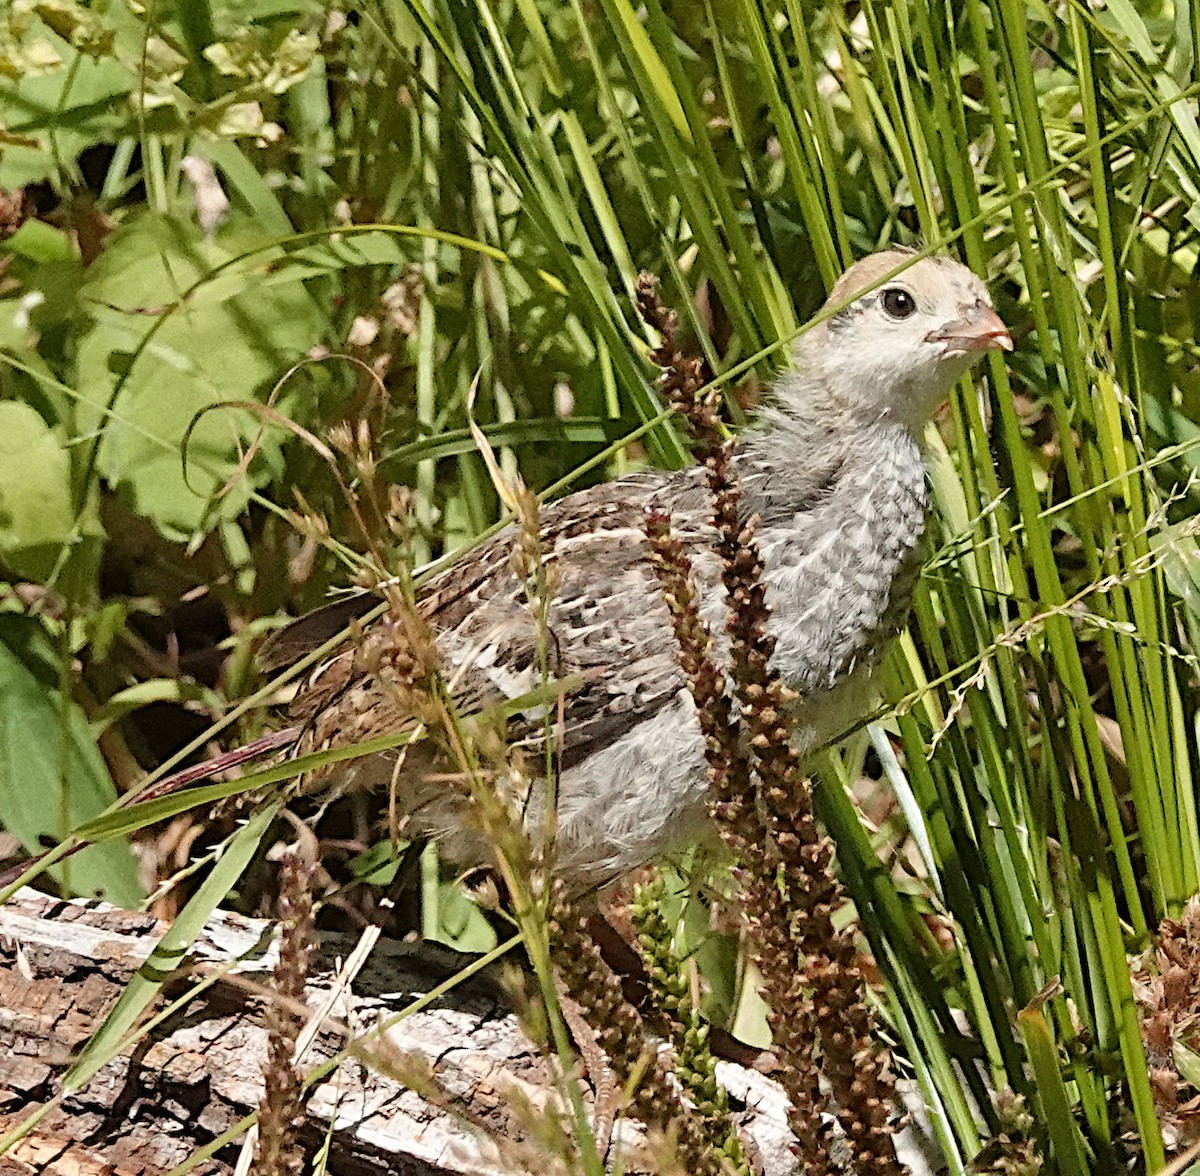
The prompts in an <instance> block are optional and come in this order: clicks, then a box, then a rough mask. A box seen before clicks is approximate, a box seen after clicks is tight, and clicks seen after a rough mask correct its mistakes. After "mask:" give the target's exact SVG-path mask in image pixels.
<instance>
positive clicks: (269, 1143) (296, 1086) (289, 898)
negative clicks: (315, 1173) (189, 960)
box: [254, 853, 313, 1176]
mask: <svg viewBox="0 0 1200 1176" xmlns="http://www.w3.org/2000/svg"><path fill="white" fill-rule="evenodd" d="M312 874H313V867H312V866H311V865H310V864H308V863H306V862H304V860H303V859H302V858H301V856H300V854H299V853H288V854H287V855H286V856H285V857H284V859H283V862H282V866H281V870H280V885H279V899H278V909H279V926H280V938H279V962H278V963H277V964H276V965H275V974H274V988H275V991H276V992H277V993H278V995H279V999H278V1000H275V1001H271V1002H270V1003H269V1004H268V1005H267V1008H266V1014H265V1017H264V1020H265V1021H266V1024H267V1033H268V1043H267V1058H266V1063H265V1065H264V1067H263V1077H264V1080H265V1088H264V1090H263V1097H262V1101H261V1103H260V1104H259V1111H258V1146H257V1148H256V1149H255V1153H254V1171H255V1172H256V1173H258V1174H259V1176H300V1174H301V1173H302V1172H303V1171H304V1166H305V1161H304V1149H303V1148H302V1147H301V1146H300V1142H299V1139H298V1138H297V1135H298V1132H299V1130H300V1128H301V1127H302V1126H303V1124H304V1106H303V1102H302V1095H303V1085H302V1083H301V1079H300V1074H299V1072H298V1071H297V1070H296V1066H295V1061H294V1059H295V1052H296V1040H297V1038H298V1037H299V1036H300V1031H301V1029H303V1027H304V1019H303V1016H302V1015H301V1014H300V1013H299V1011H298V1010H299V1009H300V1008H303V1007H304V986H305V982H306V981H307V979H308V961H309V955H310V954H311V952H312V946H313V921H312Z"/></svg>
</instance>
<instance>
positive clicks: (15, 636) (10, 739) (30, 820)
mask: <svg viewBox="0 0 1200 1176" xmlns="http://www.w3.org/2000/svg"><path fill="white" fill-rule="evenodd" d="M0 700H3V705H0V826H3V827H4V828H5V829H7V830H8V831H9V832H10V833H12V834H13V835H14V836H15V837H17V838H19V839H20V840H21V842H22V844H23V845H24V846H25V848H26V849H27V850H28V851H29V852H30V853H38V852H40V851H41V850H42V849H44V848H45V841H44V840H43V839H48V840H49V841H50V842H55V841H59V840H61V839H62V838H63V837H65V836H66V835H67V834H68V833H69V832H70V831H71V829H72V828H74V827H75V826H76V825H78V824H82V823H83V822H85V821H88V820H90V819H91V818H93V817H95V816H96V815H97V814H99V813H101V812H103V811H104V810H105V809H106V808H108V807H109V806H110V805H111V804H112V803H113V802H114V801H115V800H116V798H117V794H116V790H115V789H114V787H113V784H112V781H111V780H110V779H109V775H108V770H107V769H106V768H105V766H104V760H103V759H102V758H101V756H100V753H99V751H98V750H97V748H96V744H95V742H94V741H93V739H92V735H91V732H90V730H89V728H88V723H87V719H86V717H85V716H84V713H83V711H82V710H80V708H79V707H78V706H77V705H76V704H75V703H74V702H72V701H71V700H70V699H67V700H66V701H65V702H64V701H63V699H62V697H61V695H60V694H59V692H58V671H57V665H56V658H55V656H54V651H53V650H52V649H51V647H50V643H49V641H48V640H47V638H46V636H45V632H44V630H43V629H42V628H41V626H40V625H39V624H38V623H37V622H36V621H33V620H29V619H26V618H24V617H18V616H11V615H10V616H2V617H0ZM52 873H53V874H54V877H55V879H56V881H57V882H58V883H59V884H60V885H61V886H62V887H63V888H64V889H65V890H67V891H68V892H69V893H72V894H83V895H100V896H101V897H103V898H106V899H108V900H109V901H110V902H114V903H116V904H117V905H118V906H125V907H133V906H136V905H137V904H138V903H139V902H140V901H141V899H142V896H143V894H142V889H141V886H140V885H139V883H138V872H137V863H136V862H135V860H134V857H133V854H132V853H131V852H130V849H129V844H128V842H127V841H125V840H124V839H114V840H112V841H109V842H106V843H105V844H104V845H95V846H92V847H90V848H88V849H85V850H83V851H82V852H80V853H78V854H75V855H74V856H72V857H71V858H69V859H67V860H65V861H63V862H61V863H60V864H59V865H57V866H55V867H54V869H53V871H52Z"/></svg>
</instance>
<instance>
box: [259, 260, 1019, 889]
mask: <svg viewBox="0 0 1200 1176" xmlns="http://www.w3.org/2000/svg"><path fill="white" fill-rule="evenodd" d="M906 262H909V263H910V264H908V266H907V268H905V269H903V271H902V272H900V273H899V274H898V275H897V276H896V277H894V278H891V279H889V280H887V281H885V282H882V284H881V279H883V278H884V277H885V276H886V275H888V274H889V273H891V272H892V271H895V270H897V269H898V268H899V267H901V266H903V265H904V264H905V263H906ZM826 305H827V306H830V307H839V309H837V310H836V312H835V313H833V314H832V315H830V316H829V317H828V318H826V319H825V320H824V321H822V322H820V323H818V324H817V325H816V326H814V327H813V328H812V329H811V330H809V331H808V332H807V333H805V334H804V335H802V336H801V337H800V339H799V341H798V343H797V345H796V347H795V349H794V353H793V355H792V360H793V363H792V366H791V368H790V369H789V370H786V371H784V372H783V373H782V374H781V375H780V376H779V377H778V379H777V380H776V382H775V385H774V389H773V396H772V398H771V401H770V404H769V407H767V408H766V409H765V410H764V411H763V412H762V413H761V414H760V415H759V418H758V421H757V424H756V425H755V427H754V428H753V429H751V430H749V431H747V432H746V433H745V434H744V435H743V437H742V439H741V442H740V445H739V448H738V451H737V455H736V458H735V468H736V472H737V476H738V479H739V481H740V484H741V488H742V502H743V505H744V509H745V510H746V512H747V513H748V514H754V515H757V516H758V517H759V520H760V522H759V525H758V531H757V542H758V545H759V549H760V553H761V556H762V560H763V564H764V568H765V578H766V583H767V588H768V604H769V607H770V610H771V628H772V631H773V633H774V636H775V638H776V648H775V655H774V667H775V668H776V669H777V671H778V672H779V674H780V675H781V677H782V678H783V680H784V681H785V682H786V683H787V684H788V685H789V686H790V687H791V688H792V689H793V690H795V691H797V692H798V694H799V701H798V702H797V707H798V716H797V719H798V723H797V729H798V738H799V740H800V741H801V743H802V744H803V745H805V746H807V747H813V746H815V745H817V744H818V743H819V742H822V741H824V740H825V739H827V738H829V737H831V736H832V735H834V734H836V733H837V732H838V731H840V730H843V729H845V728H846V727H847V726H849V725H851V724H852V723H853V722H854V720H855V719H856V718H857V717H858V715H859V714H861V713H862V711H863V709H865V704H866V701H867V691H866V689H865V687H866V685H867V681H868V678H869V675H870V673H871V670H872V668H873V667H874V666H875V665H876V664H877V663H878V661H879V659H880V657H881V655H882V654H883V652H884V651H885V650H886V648H887V646H888V644H889V642H890V641H891V640H892V638H893V637H894V636H895V635H896V634H897V633H898V632H899V630H900V629H901V628H902V627H903V624H904V621H905V617H906V615H907V612H908V608H909V603H910V596H911V592H912V588H913V585H914V582H915V579H916V576H917V573H918V570H919V564H920V554H919V545H920V540H921V537H922V533H923V531H924V529H925V514H926V507H927V492H926V483H925V477H926V472H925V465H924V462H923V459H922V453H921V447H920V434H921V432H922V430H923V428H924V426H925V424H926V422H927V421H928V420H929V418H930V416H931V415H932V413H933V412H934V410H935V409H936V408H937V407H938V406H939V404H941V403H942V402H943V401H944V400H945V398H946V397H947V395H948V394H949V392H950V390H951V388H952V386H953V385H954V383H955V382H956V381H957V380H958V379H959V377H960V376H962V375H963V374H964V373H965V372H966V371H967V370H968V369H969V368H970V367H971V366H972V364H974V363H975V362H976V361H977V360H978V359H979V358H980V357H981V356H982V355H983V354H984V353H985V352H986V351H989V350H993V349H997V348H1002V349H1005V350H1008V349H1011V347H1012V340H1011V338H1010V336H1009V333H1008V330H1007V329H1006V328H1005V326H1004V323H1003V322H1002V321H1001V320H1000V318H999V317H998V316H997V314H996V312H995V310H994V309H993V308H992V304H991V301H990V299H989V297H988V293H987V290H986V289H985V287H984V285H983V283H982V282H981V281H980V280H979V279H978V278H977V277H976V276H975V275H974V274H973V273H971V272H970V271H969V270H968V269H966V268H964V267H963V266H962V265H959V264H958V263H957V262H955V261H953V260H951V259H949V258H946V257H928V258H924V259H916V260H913V259H912V258H911V256H910V255H909V254H907V253H905V252H903V251H900V250H890V251H887V252H882V253H877V254H874V255H872V256H869V257H867V258H865V259H864V260H862V261H860V262H859V263H858V264H856V265H854V266H853V267H852V268H851V269H850V270H849V271H848V272H847V273H846V274H845V275H844V276H843V277H842V278H841V280H840V281H838V282H837V284H836V285H835V286H834V288H833V290H832V292H831V293H830V296H829V301H828V303H827V304H826ZM649 509H653V510H657V511H660V512H663V513H665V514H667V515H669V516H670V519H671V526H672V529H673V531H674V533H675V534H676V535H677V536H678V537H679V538H680V540H681V541H682V542H683V543H684V545H685V547H686V549H687V551H688V553H689V555H690V557H691V559H692V562H693V568H694V576H695V578H696V587H697V592H698V595H699V599H700V602H701V611H702V614H703V615H704V617H705V619H706V620H707V621H708V623H709V626H710V630H711V631H712V632H713V633H714V634H717V633H721V632H723V617H724V600H723V591H722V588H721V585H720V577H719V567H718V564H717V560H716V556H715V554H714V552H713V550H712V546H711V543H712V539H713V531H712V528H711V523H710V516H711V499H710V498H709V494H708V490H707V486H706V484H705V482H704V479H703V477H702V475H701V473H700V471H699V470H698V469H697V468H692V469H685V470H680V471H677V472H673V473H666V472H660V471H646V472H642V473H637V474H633V475H631V476H628V477H625V478H621V479H619V480H617V481H614V482H610V483H608V484H606V485H601V486H597V487H594V488H592V489H588V490H584V491H582V492H580V493H577V494H572V495H570V496H569V497H566V498H563V499H562V500H560V501H558V502H556V503H554V504H552V505H548V506H546V507H545V508H544V509H543V512H542V516H541V527H542V543H543V547H544V551H545V558H546V559H547V561H550V562H552V563H554V564H555V565H556V567H557V571H556V578H557V581H558V582H557V588H556V591H555V595H554V598H553V602H552V605H551V607H550V613H549V636H550V643H551V644H552V647H553V658H554V665H553V672H554V674H555V675H556V676H557V677H559V678H567V677H575V678H576V679H577V681H578V682H579V684H578V685H577V686H576V687H575V688H574V689H572V690H570V691H569V692H568V693H567V694H566V696H565V702H564V707H565V713H564V715H563V718H562V721H561V725H560V726H559V727H558V729H559V731H560V732H561V737H560V741H559V746H558V747H557V755H558V763H559V764H560V766H561V774H560V777H559V779H558V782H557V801H556V803H557V831H556V836H555V849H554V861H555V868H556V869H557V871H558V872H559V873H560V874H561V875H562V876H563V877H564V878H565V879H566V880H567V881H568V884H569V885H571V886H572V887H573V888H576V889H579V890H583V889H587V888H591V887H595V886H600V885H603V884H605V883H607V882H609V881H611V880H613V879H615V878H617V877H619V876H620V875H622V874H624V873H625V872H627V871H629V870H631V869H633V868H634V867H636V866H639V865H641V864H643V863H645V862H646V861H648V860H649V859H651V858H652V857H654V856H656V855H658V854H660V853H662V852H664V851H668V850H670V849H672V848H673V847H676V846H678V845H680V844H681V843H686V842H687V841H688V840H689V839H691V838H693V837H696V836H697V835H699V834H701V833H702V832H703V831H704V826H705V822H706V797H707V772H706V768H705V761H704V756H703V750H702V740H701V735H700V730H699V726H698V723H697V720H696V715H695V707H694V704H693V701H692V698H691V695H690V693H689V691H688V689H687V685H686V683H685V681H684V677H683V674H682V672H681V670H680V668H679V665H678V662H677V651H676V645H675V639H674V636H673V632H672V628H671V623H670V619H669V616H668V613H667V609H666V606H665V605H664V603H663V600H662V596H661V585H660V582H659V579H658V577H657V575H656V573H655V570H654V568H653V566H652V564H651V561H650V558H649V551H648V546H647V542H646V539H645V537H644V531H643V528H644V525H645V519H646V512H647V510H649ZM513 541H514V535H513V533H512V530H511V528H510V529H509V530H508V531H506V532H501V533H500V534H498V535H497V536H496V537H494V538H493V539H492V540H490V541H489V542H487V543H486V544H484V545H482V546H481V547H479V548H477V549H476V550H474V551H473V552H471V553H469V554H468V555H467V556H466V557H465V558H464V559H463V560H462V561H460V562H459V563H457V564H456V565H455V566H453V567H451V568H450V569H448V570H447V571H445V572H443V573H441V574H440V575H439V576H437V577H436V578H435V579H433V580H432V581H430V582H429V583H428V584H427V586H425V587H424V588H423V589H422V590H421V592H420V594H419V597H418V600H417V607H418V609H419V610H420V612H421V613H422V614H423V616H424V617H425V619H426V620H427V622H428V624H429V626H430V628H431V630H432V631H433V633H434V634H435V636H436V641H437V646H438V651H439V654H440V657H441V659H442V661H443V664H444V669H445V672H444V675H443V676H444V678H445V680H446V681H448V682H452V683H453V684H454V685H453V694H454V697H455V700H456V703H457V705H458V707H459V708H460V710H462V711H464V712H468V713H469V712H474V711H478V710H479V709H481V708H483V707H487V706H489V705H492V704H495V703H497V702H500V701H502V700H504V699H508V698H516V697H520V696H522V695H525V694H527V693H529V692H530V691H532V690H534V688H535V687H536V686H537V685H538V684H539V683H540V682H541V681H542V676H541V675H542V671H541V669H540V667H539V659H538V648H539V645H538V630H537V625H536V623H535V620H534V618H533V616H532V615H531V612H530V610H529V608H528V606H527V603H526V594H525V590H524V587H523V585H522V583H521V581H520V579H519V578H518V575H517V574H516V572H515V571H514V569H513V566H512V561H511V559H510V554H511V551H512V546H513ZM370 603H371V601H370V598H368V599H367V600H366V601H359V602H352V603H351V604H350V605H349V606H347V605H345V604H341V605H335V606H331V607H330V608H329V609H328V610H327V619H328V621H329V624H328V625H327V626H325V627H322V624H321V622H320V620H318V621H317V622H316V623H315V625H314V623H313V622H308V624H307V626H306V629H305V630H304V636H305V637H306V638H307V639H310V640H311V641H313V642H314V643H315V642H317V641H320V640H323V639H324V638H325V637H328V636H330V635H331V634H332V633H333V632H334V631H336V630H337V629H339V628H340V627H341V626H342V624H343V622H344V620H345V618H346V616H347V614H348V612H352V611H355V610H357V611H359V612H361V611H363V610H364V609H365V608H366V607H368V606H369V604H370ZM381 623H386V622H377V624H381ZM377 632H379V631H378V630H377ZM368 639H370V635H368ZM544 647H545V645H544V644H543V648H544ZM300 652H303V649H302V648H300V647H298V646H297V641H296V639H295V635H294V634H293V635H289V634H288V633H287V631H285V634H284V636H283V638H282V640H280V641H278V642H277V643H276V645H275V649H274V652H273V654H272V657H271V660H272V663H273V665H274V666H278V665H281V664H284V663H286V661H287V660H288V656H289V655H290V654H297V653H300ZM394 698H395V694H394V692H389V691H388V690H386V689H384V688H383V687H382V686H381V684H380V682H379V680H378V679H377V677H376V676H375V675H374V674H373V673H372V672H371V671H370V670H369V669H367V668H365V667H364V664H363V658H362V657H361V656H358V655H356V651H355V650H354V649H347V650H346V651H344V652H340V653H338V654H336V655H334V656H333V657H331V658H330V660H328V661H327V662H325V663H324V664H323V665H321V666H319V667H318V668H317V669H316V670H315V672H313V673H312V675H311V677H310V678H309V679H308V680H307V682H306V683H305V685H304V686H303V687H302V689H301V691H300V692H299V694H298V696H297V698H296V700H295V702H294V704H293V709H294V713H295V717H296V718H297V720H298V721H299V723H300V725H301V730H302V735H301V737H300V742H299V744H298V746H299V747H300V749H301V750H311V749H314V748H317V747H322V746H329V745H342V744H347V743H351V742H356V741H358V740H361V739H363V738H365V737H368V736H371V735H379V734H382V733H385V732H389V731H396V730H402V729H404V728H405V726H411V722H412V720H411V716H410V715H408V714H404V713H402V712H401V711H400V710H399V709H398V708H397V706H396V703H395V702H394ZM525 731H526V733H527V734H529V735H530V737H531V738H535V737H537V736H540V734H541V731H542V721H541V719H540V718H539V717H538V716H536V715H530V716H527V720H526V722H525ZM514 735H515V737H516V738H518V739H519V738H520V736H521V718H520V716H517V718H516V720H515V722H514V728H512V729H510V737H512V736H514ZM396 755H397V753H396V752H390V753H386V754H378V755H374V756H371V757H367V758H364V759H360V760H357V761H353V762H352V763H351V764H350V765H349V766H348V767H345V768H342V769H340V771H341V772H342V775H343V780H344V781H345V782H348V783H349V782H353V783H354V784H355V785H356V786H367V787H377V788H379V789H380V790H381V793H382V792H383V791H384V790H386V789H388V788H389V787H394V788H395V791H396V794H397V796H398V801H399V804H400V806H401V808H402V810H403V813H404V818H405V821H406V829H407V831H408V833H409V835H425V836H430V837H435V838H437V839H438V840H439V841H440V842H441V845H442V849H443V852H444V853H445V854H446V855H447V856H448V857H449V858H450V859H451V860H454V861H457V862H459V863H460V864H463V865H470V864H475V863H478V862H481V861H486V860H487V854H488V850H487V846H486V845H485V844H484V842H483V840H482V838H481V837H480V835H479V834H478V833H477V832H476V831H475V830H474V829H473V828H472V825H471V823H470V822H469V821H468V820H465V819H464V811H463V805H464V799H463V793H462V792H461V790H460V789H459V788H457V787H455V786H454V785H453V784H452V783H450V782H448V781H447V779H446V777H445V775H444V771H445V769H444V766H443V768H442V773H443V774H441V775H439V774H438V771H437V770H436V767H435V765H434V764H433V763H432V762H431V761H430V760H428V759H427V758H421V757H419V756H417V755H413V754H411V753H410V754H409V756H408V757H407V758H406V759H405V760H404V761H403V764H402V766H401V767H400V769H399V775H398V778H397V779H394V777H395V776H396V774H397V764H396ZM536 759H537V757H534V756H531V757H530V760H531V762H536ZM541 788H542V785H541V783H540V782H538V781H534V783H533V785H532V789H533V795H532V796H531V798H530V800H529V803H528V805H527V813H528V820H529V822H530V826H531V828H540V827H541V821H542V817H543V813H542V791H541Z"/></svg>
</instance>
